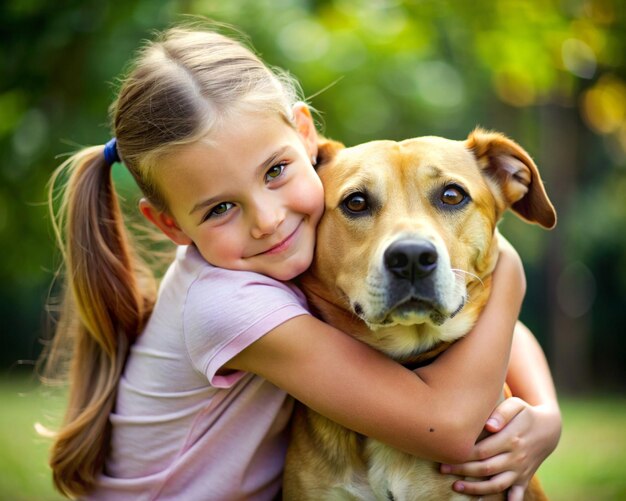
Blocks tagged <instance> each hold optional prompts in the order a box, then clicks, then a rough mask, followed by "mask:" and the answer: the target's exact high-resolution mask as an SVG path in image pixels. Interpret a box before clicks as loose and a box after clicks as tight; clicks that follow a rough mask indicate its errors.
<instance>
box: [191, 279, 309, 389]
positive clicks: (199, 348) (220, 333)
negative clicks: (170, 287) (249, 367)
mask: <svg viewBox="0 0 626 501" xmlns="http://www.w3.org/2000/svg"><path fill="white" fill-rule="evenodd" d="M305 314H308V311H307V308H306V299H305V298H304V295H303V294H302V292H301V291H300V290H298V289H297V288H296V287H295V286H293V285H291V284H286V283H282V282H279V281H276V280H273V279H272V278H269V277H266V276H264V275H259V274H256V273H251V272H246V271H232V270H224V269H220V268H213V267H211V268H210V269H208V270H207V271H206V272H205V273H202V274H200V275H199V276H198V277H197V279H196V280H195V281H194V282H193V283H192V284H191V286H190V288H189V290H188V295H187V298H186V301H185V306H184V313H183V333H184V334H183V335H184V338H185V344H186V347H187V351H188V354H189V357H190V359H191V362H192V364H193V365H194V367H195V368H196V370H198V371H200V372H202V373H203V374H204V375H206V377H207V378H208V380H209V382H210V384H211V385H213V386H215V387H218V388H228V387H230V386H232V385H234V384H235V383H236V382H237V381H239V380H240V379H241V378H242V377H243V376H244V375H245V373H243V372H235V373H232V374H228V375H226V376H221V375H217V374H216V373H217V371H218V370H219V369H220V368H221V367H222V366H223V365H224V364H225V363H226V362H228V361H229V360H230V359H231V358H233V357H234V356H235V355H237V354H239V353H240V352H241V351H242V350H244V349H245V348H247V347H248V346H250V345H251V344H252V343H254V342H255V341H257V340H258V339H260V338H261V337H262V336H264V335H265V334H267V333H268V332H270V331H271V330H272V329H274V328H276V327H277V326H279V325H280V324H282V323H284V322H286V321H287V320H289V319H291V318H294V317H296V316H299V315H305Z"/></svg>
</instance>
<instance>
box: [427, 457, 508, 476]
mask: <svg viewBox="0 0 626 501" xmlns="http://www.w3.org/2000/svg"><path fill="white" fill-rule="evenodd" d="M507 456H508V455H507V454H499V455H497V456H494V457H490V458H489V459H486V460H484V461H469V462H467V463H462V464H442V465H441V467H440V468H439V469H440V471H441V473H450V474H452V475H458V476H460V477H491V476H493V475H498V474H499V473H502V472H504V471H506V470H510V469H511V468H510V465H509V464H508V463H510V461H511V460H510V458H508V457H507Z"/></svg>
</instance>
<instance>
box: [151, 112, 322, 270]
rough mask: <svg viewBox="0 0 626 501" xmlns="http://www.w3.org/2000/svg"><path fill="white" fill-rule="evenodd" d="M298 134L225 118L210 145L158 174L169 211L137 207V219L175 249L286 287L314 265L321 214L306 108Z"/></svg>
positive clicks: (277, 125) (271, 120)
mask: <svg viewBox="0 0 626 501" xmlns="http://www.w3.org/2000/svg"><path fill="white" fill-rule="evenodd" d="M294 115H295V122H296V128H295V129H294V128H292V127H290V126H289V125H287V124H286V123H285V122H283V121H282V120H281V119H280V118H279V117H278V116H276V117H268V116H261V115H250V116H246V117H243V116H240V117H238V118H234V119H231V120H230V122H229V123H228V124H226V126H225V127H223V128H222V129H220V131H219V132H218V133H217V134H213V135H212V136H211V138H210V143H209V142H207V143H204V142H201V141H199V142H197V143H194V144H191V145H189V146H186V147H184V148H183V149H181V150H180V151H177V152H176V153H175V154H173V155H171V156H170V157H169V158H167V159H166V160H165V161H164V162H163V163H162V164H160V165H159V167H158V169H159V170H158V174H157V176H158V178H157V183H158V185H159V189H160V190H161V192H162V193H163V194H164V197H165V200H166V202H167V205H168V208H169V212H167V213H164V212H158V211H156V210H155V209H154V208H153V207H152V206H151V205H150V204H149V202H147V201H145V200H144V201H142V202H141V204H140V209H141V211H142V212H143V214H144V215H145V216H146V217H147V218H148V219H150V220H151V221H152V222H154V223H155V224H156V225H157V226H158V227H159V228H161V230H163V231H164V232H165V233H166V234H167V235H168V236H169V237H170V238H171V239H172V240H173V241H174V242H176V243H177V244H181V245H186V244H191V243H194V244H195V245H196V247H197V248H198V250H199V251H200V253H201V254H202V256H203V257H204V258H205V259H206V260H207V261H208V262H209V263H211V264H212V265H214V266H218V267H221V268H227V269H232V270H247V271H254V272H257V273H262V274H264V275H267V276H270V277H272V278H275V279H278V280H289V279H291V278H294V277H295V276H297V275H299V274H300V273H302V272H303V271H305V270H306V269H307V268H308V267H309V265H310V264H311V261H312V259H313V250H314V247H315V230H316V226H317V223H318V222H319V219H320V217H321V215H322V212H323V210H324V195H323V189H322V183H321V181H320V179H319V177H318V176H317V174H316V172H315V170H314V169H313V167H312V165H311V157H312V156H314V155H315V154H316V153H317V135H316V131H315V127H314V125H313V121H312V119H311V115H310V113H309V110H308V108H306V106H305V105H303V104H300V105H296V106H295V107H294Z"/></svg>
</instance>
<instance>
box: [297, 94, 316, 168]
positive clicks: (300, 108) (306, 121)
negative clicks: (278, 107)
mask: <svg viewBox="0 0 626 501" xmlns="http://www.w3.org/2000/svg"><path fill="white" fill-rule="evenodd" d="M292 111H293V120H294V123H295V126H296V130H297V131H298V134H300V137H301V138H302V141H303V142H304V146H305V147H306V151H307V153H308V154H309V157H310V158H312V159H313V158H317V142H318V137H317V130H316V129H315V123H314V122H313V117H312V116H311V110H310V109H309V107H308V106H307V105H306V103H303V102H302V101H299V102H297V103H296V104H294V105H293V108H292ZM312 163H315V162H312Z"/></svg>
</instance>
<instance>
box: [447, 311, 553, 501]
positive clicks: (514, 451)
mask: <svg viewBox="0 0 626 501" xmlns="http://www.w3.org/2000/svg"><path fill="white" fill-rule="evenodd" d="M507 382H508V384H509V387H510V388H511V391H512V393H513V395H515V397H513V398H509V399H507V400H505V401H504V402H503V403H502V404H500V405H499V406H498V407H497V408H496V409H495V410H494V412H493V413H492V414H491V416H490V418H489V420H488V421H487V425H486V426H485V428H486V429H487V430H488V431H490V432H492V433H495V435H493V436H491V437H489V438H487V439H485V440H483V441H482V442H480V443H479V444H477V445H476V448H475V450H474V453H473V454H472V456H473V459H472V460H471V461H470V462H467V463H464V464H461V465H454V466H452V465H442V471H443V472H445V473H454V474H457V475H461V476H474V477H487V478H486V479H485V480H482V481H478V482H467V481H466V482H456V483H455V484H454V488H455V490H458V491H461V492H465V493H467V494H471V495H484V494H489V493H492V492H500V491H503V490H504V489H507V488H509V487H510V490H509V500H510V501H513V500H521V499H523V496H524V491H525V489H526V487H527V486H528V483H529V481H530V478H531V477H532V475H533V474H534V473H535V472H536V471H537V469H538V468H539V466H540V465H541V463H542V462H543V461H544V460H545V459H546V457H548V455H549V454H550V453H551V452H552V451H553V450H554V449H555V448H556V446H557V444H558V441H559V438H560V436H561V413H560V410H559V405H558V401H557V397H556V391H555V388H554V382H553V381H552V376H551V374H550V368H549V366H548V363H547V361H546V357H545V355H544V353H543V351H542V349H541V346H540V345H539V343H538V342H537V340H536V339H535V337H534V336H533V335H532V333H531V332H530V331H529V330H528V329H527V328H526V326H524V325H523V324H521V323H518V324H517V326H516V328H515V334H514V336H513V347H512V351H511V362H510V364H509V371H508V375H507ZM518 397H519V398H518Z"/></svg>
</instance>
